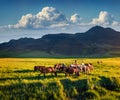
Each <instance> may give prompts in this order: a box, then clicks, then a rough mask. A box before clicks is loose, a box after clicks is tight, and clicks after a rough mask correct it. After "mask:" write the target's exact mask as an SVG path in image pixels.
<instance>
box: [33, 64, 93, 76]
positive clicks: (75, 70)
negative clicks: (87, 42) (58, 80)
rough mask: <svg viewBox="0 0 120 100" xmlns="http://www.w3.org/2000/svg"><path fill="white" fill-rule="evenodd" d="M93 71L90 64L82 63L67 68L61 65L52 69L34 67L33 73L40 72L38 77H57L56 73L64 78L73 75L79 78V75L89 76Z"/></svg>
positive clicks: (56, 65)
mask: <svg viewBox="0 0 120 100" xmlns="http://www.w3.org/2000/svg"><path fill="white" fill-rule="evenodd" d="M91 70H93V65H92V64H91V63H86V64H84V63H82V64H80V65H78V64H71V65H69V66H66V65H65V64H63V63H58V64H55V65H54V67H46V66H34V71H40V75H41V74H43V75H44V77H45V74H47V73H51V74H52V75H55V76H57V73H65V76H68V75H72V74H75V75H76V76H79V75H80V73H86V74H89V73H90V71H91Z"/></svg>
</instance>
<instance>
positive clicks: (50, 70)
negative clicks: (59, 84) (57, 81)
mask: <svg viewBox="0 0 120 100" xmlns="http://www.w3.org/2000/svg"><path fill="white" fill-rule="evenodd" d="M40 72H41V73H40V74H42V73H43V74H44V77H45V74H46V73H51V74H52V75H53V73H54V74H55V76H57V72H56V69H55V68H54V67H41V68H40Z"/></svg>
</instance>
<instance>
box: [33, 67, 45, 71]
mask: <svg viewBox="0 0 120 100" xmlns="http://www.w3.org/2000/svg"><path fill="white" fill-rule="evenodd" d="M44 67H45V66H34V71H40V69H41V68H44Z"/></svg>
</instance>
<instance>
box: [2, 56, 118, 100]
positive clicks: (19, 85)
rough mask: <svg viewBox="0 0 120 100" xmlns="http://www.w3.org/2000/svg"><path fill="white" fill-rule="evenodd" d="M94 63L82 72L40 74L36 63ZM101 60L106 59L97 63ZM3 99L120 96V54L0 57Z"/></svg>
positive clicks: (111, 98) (115, 98) (109, 99)
mask: <svg viewBox="0 0 120 100" xmlns="http://www.w3.org/2000/svg"><path fill="white" fill-rule="evenodd" d="M74 60H77V61H78V63H79V64H81V63H82V62H85V63H89V62H90V63H92V64H93V66H94V70H93V71H91V72H90V74H85V73H81V74H80V76H75V75H71V76H67V77H65V74H64V73H58V76H57V77H55V76H52V75H51V74H46V77H44V76H43V75H40V76H39V74H40V73H39V71H37V72H34V71H33V69H34V66H35V65H43V66H44V65H45V66H48V67H49V66H52V67H53V66H54V64H56V63H65V64H66V65H70V64H71V63H74ZM97 61H100V62H102V63H99V64H98V63H97ZM0 100H120V58H100V59H97V58H95V59H93V58H91V59H87V58H75V59H72V58H69V59H68V58H66V59H54V58H0Z"/></svg>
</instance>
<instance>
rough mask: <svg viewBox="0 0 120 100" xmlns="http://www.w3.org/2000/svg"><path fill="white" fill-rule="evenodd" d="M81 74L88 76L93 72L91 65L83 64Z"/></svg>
mask: <svg viewBox="0 0 120 100" xmlns="http://www.w3.org/2000/svg"><path fill="white" fill-rule="evenodd" d="M82 70H83V72H85V73H87V74H89V73H90V71H91V70H93V65H92V64H91V63H85V64H84V66H82Z"/></svg>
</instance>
